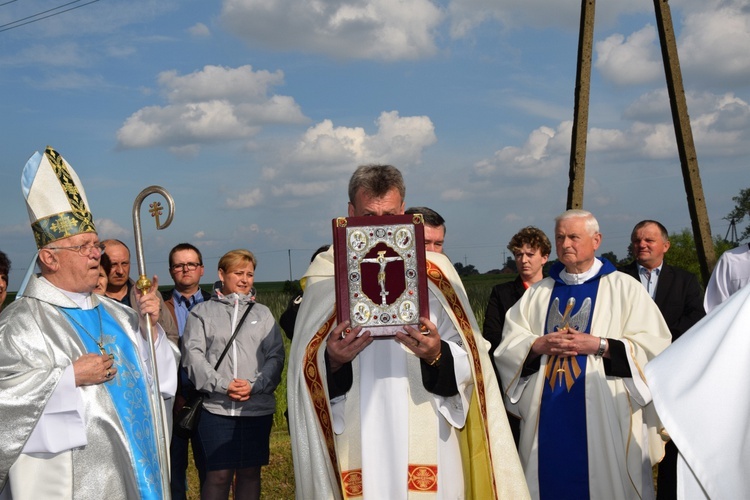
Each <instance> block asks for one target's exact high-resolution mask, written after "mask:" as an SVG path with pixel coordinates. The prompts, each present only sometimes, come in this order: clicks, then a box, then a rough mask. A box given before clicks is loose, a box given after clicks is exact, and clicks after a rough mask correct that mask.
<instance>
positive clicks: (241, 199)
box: [226, 188, 264, 209]
mask: <svg viewBox="0 0 750 500" xmlns="http://www.w3.org/2000/svg"><path fill="white" fill-rule="evenodd" d="M263 198H264V197H263V193H262V192H261V190H260V188H255V189H251V190H250V191H245V192H243V193H240V194H238V195H236V196H234V197H232V198H227V200H226V206H227V207H228V208H233V209H239V208H250V207H255V206H258V205H260V204H261V203H262V202H263Z"/></svg>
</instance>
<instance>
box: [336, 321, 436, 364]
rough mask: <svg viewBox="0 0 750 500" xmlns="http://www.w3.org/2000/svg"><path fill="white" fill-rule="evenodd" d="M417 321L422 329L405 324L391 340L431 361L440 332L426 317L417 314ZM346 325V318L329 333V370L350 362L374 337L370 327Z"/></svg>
mask: <svg viewBox="0 0 750 500" xmlns="http://www.w3.org/2000/svg"><path fill="white" fill-rule="evenodd" d="M419 324H420V326H421V328H424V329H426V330H425V331H424V332H422V331H420V330H419V329H417V328H414V327H413V326H409V325H405V326H404V328H403V331H399V332H396V336H395V337H394V340H395V341H396V342H398V343H399V344H401V345H404V346H406V347H407V348H408V349H409V350H410V351H411V352H413V353H414V355H415V356H417V357H418V358H421V359H424V360H425V361H427V362H428V363H430V362H432V361H434V360H435V358H437V356H438V354H440V334H439V333H438V331H437V327H436V326H435V324H434V323H432V322H431V321H430V320H429V319H428V318H419ZM349 325H350V322H349V321H344V322H342V323H339V324H338V325H336V328H334V329H333V331H332V332H331V333H330V334H329V335H328V341H327V343H326V351H327V352H328V360H329V362H330V366H331V371H332V372H335V371H337V370H338V369H339V368H341V367H342V366H343V365H344V364H346V363H350V362H351V361H352V360H353V359H354V358H356V357H357V355H358V354H359V353H360V352H362V351H363V350H364V349H365V348H366V347H367V346H368V345H370V343H372V341H373V340H374V337H373V336H372V335H371V333H370V331H369V330H365V331H364V332H363V331H362V326H357V327H354V328H351V327H350V326H349ZM360 333H361V335H360Z"/></svg>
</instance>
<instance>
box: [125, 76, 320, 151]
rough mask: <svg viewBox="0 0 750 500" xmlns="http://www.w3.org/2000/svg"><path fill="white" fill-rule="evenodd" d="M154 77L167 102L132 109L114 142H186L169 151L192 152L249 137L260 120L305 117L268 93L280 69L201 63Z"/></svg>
mask: <svg viewBox="0 0 750 500" xmlns="http://www.w3.org/2000/svg"><path fill="white" fill-rule="evenodd" d="M158 81H159V85H160V87H161V89H162V92H163V93H164V94H165V96H166V97H167V100H168V101H169V104H167V105H166V106H149V107H146V108H142V109H140V110H138V111H136V112H135V113H133V114H132V115H131V116H130V117H129V118H128V119H127V120H126V121H125V123H124V124H123V126H122V127H121V128H120V130H118V131H117V141H118V144H119V146H120V147H123V148H146V147H155V146H166V147H170V148H174V147H176V148H183V147H184V146H190V149H188V150H187V151H184V150H181V149H176V150H174V151H175V152H178V153H179V152H181V153H185V152H187V153H189V154H195V153H196V151H197V149H196V148H197V147H198V145H199V144H208V143H222V142H226V141H231V140H235V139H249V138H251V137H253V136H254V135H255V134H257V133H258V132H259V131H260V129H261V126H263V125H268V124H300V123H304V122H305V121H306V120H307V119H306V118H305V117H304V115H303V114H302V112H301V110H300V109H299V106H298V105H297V103H296V102H295V101H294V99H293V98H291V97H287V96H279V95H271V96H269V95H268V94H269V91H270V90H271V87H273V86H275V85H279V84H281V83H283V73H281V72H280V71H277V72H275V73H270V72H268V71H257V72H254V71H253V70H252V67H251V66H249V65H248V66H241V67H239V68H226V67H221V66H205V67H204V68H203V70H201V71H196V72H194V73H191V74H189V75H184V76H180V75H178V74H177V72H176V71H165V72H163V73H161V74H160V75H159V78H158Z"/></svg>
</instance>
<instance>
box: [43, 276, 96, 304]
mask: <svg viewBox="0 0 750 500" xmlns="http://www.w3.org/2000/svg"><path fill="white" fill-rule="evenodd" d="M40 279H41V280H43V281H46V282H47V284H49V285H51V286H54V287H55V288H57V289H58V290H60V291H61V292H62V293H64V294H65V296H66V297H68V298H69V299H70V300H72V301H73V302H75V303H76V305H77V306H78V307H80V308H81V309H83V310H84V311H85V310H88V309H93V308H94V305H93V304H92V303H91V293H78V292H69V291H68V290H63V289H62V288H60V287H57V286H55V285H54V284H53V283H52V282H51V281H49V280H48V279H47V278H45V277H41V278H40Z"/></svg>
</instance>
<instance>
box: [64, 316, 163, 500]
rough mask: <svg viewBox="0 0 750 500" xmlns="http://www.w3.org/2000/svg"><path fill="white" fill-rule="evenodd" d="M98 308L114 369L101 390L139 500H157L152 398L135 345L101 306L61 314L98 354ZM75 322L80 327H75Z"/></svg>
mask: <svg viewBox="0 0 750 500" xmlns="http://www.w3.org/2000/svg"><path fill="white" fill-rule="evenodd" d="M97 309H98V310H99V312H100V313H101V320H102V324H101V329H102V331H103V332H104V333H103V335H102V343H103V345H104V349H105V350H106V351H107V353H110V354H114V356H115V357H114V362H115V367H116V368H117V374H116V375H115V377H114V379H113V380H112V381H110V382H105V383H103V384H102V387H104V388H105V389H106V390H107V393H108V394H109V397H110V400H111V401H112V406H114V408H115V411H116V412H117V417H118V419H119V421H120V424H121V425H122V429H123V432H124V434H125V437H126V439H127V441H128V448H129V450H130V457H131V461H132V466H133V473H134V474H135V478H136V481H137V483H138V489H139V490H140V493H141V498H142V499H151V498H153V499H154V500H156V499H160V498H161V492H162V488H161V474H160V472H159V458H158V457H159V455H158V451H157V446H156V438H155V437H154V432H153V430H154V428H153V417H152V412H151V399H150V397H149V388H148V387H147V381H146V380H145V374H144V373H143V372H142V371H141V369H140V355H139V353H138V350H137V347H136V345H135V344H133V341H132V340H131V339H130V337H129V336H128V335H127V334H126V333H125V331H124V330H123V329H122V327H121V326H120V325H119V324H118V323H117V321H115V320H114V318H112V316H110V315H109V314H108V313H107V311H106V310H105V309H104V307H103V306H102V305H101V304H100V305H98V306H97V307H96V308H94V309H88V310H82V309H68V308H65V309H62V311H63V312H64V313H65V315H67V316H69V317H70V318H72V319H73V320H74V321H71V322H70V324H71V326H73V328H75V330H76V331H77V332H78V336H79V337H80V339H81V342H83V345H84V346H85V347H86V349H87V350H88V351H89V352H92V353H94V354H100V353H101V351H100V350H99V346H98V345H97V343H96V341H95V340H94V339H95V338H96V337H97V336H98V335H99V334H100V333H101V332H100V325H99V315H98V314H97ZM76 321H77V322H78V323H80V325H79V324H76ZM81 325H83V329H82V328H81ZM84 329H85V330H88V333H90V334H91V335H93V336H94V338H91V337H90V336H89V335H88V334H87V333H86V332H85V331H83V330H84Z"/></svg>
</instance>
